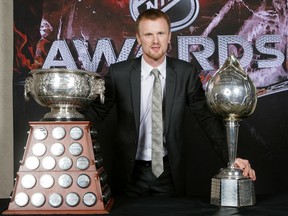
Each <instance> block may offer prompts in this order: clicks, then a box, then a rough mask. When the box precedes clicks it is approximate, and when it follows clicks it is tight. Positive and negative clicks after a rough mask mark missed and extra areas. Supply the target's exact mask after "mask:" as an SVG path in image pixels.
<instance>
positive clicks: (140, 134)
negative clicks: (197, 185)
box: [85, 9, 256, 196]
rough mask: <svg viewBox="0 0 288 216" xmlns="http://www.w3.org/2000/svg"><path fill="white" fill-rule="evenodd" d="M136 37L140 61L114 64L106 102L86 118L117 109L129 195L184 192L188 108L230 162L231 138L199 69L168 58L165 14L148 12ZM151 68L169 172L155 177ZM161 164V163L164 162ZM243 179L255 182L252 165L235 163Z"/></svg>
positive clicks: (122, 175)
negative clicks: (210, 106) (210, 104)
mask: <svg viewBox="0 0 288 216" xmlns="http://www.w3.org/2000/svg"><path fill="white" fill-rule="evenodd" d="M136 37H137V41H138V44H139V45H140V46H142V50H143V55H142V56H141V57H140V58H136V59H131V60H128V61H123V62H119V63H116V64H113V65H111V66H110V68H109V72H108V74H107V75H106V76H105V87H106V92H105V103H104V104H103V105H101V104H99V103H93V104H92V105H91V106H92V107H91V109H89V110H88V111H87V110H86V112H85V114H86V116H88V117H89V116H90V118H91V119H92V118H93V119H96V121H99V120H101V119H103V118H104V117H105V116H107V115H108V113H109V111H110V110H111V108H112V107H113V106H114V105H115V106H116V110H117V116H118V120H117V134H116V137H117V138H116V142H117V144H116V145H115V146H116V148H117V149H116V154H117V158H118V159H117V161H116V164H117V166H118V168H117V171H118V174H117V176H116V177H115V178H114V177H112V178H114V179H113V180H115V181H117V182H118V183H123V184H121V186H120V187H121V188H123V189H125V190H126V193H127V194H128V195H133V196H134V195H136V196H140V195H148V194H150V195H151V194H152V195H175V194H180V193H181V191H182V189H183V182H181V173H182V170H181V159H182V143H183V140H182V139H183V119H184V113H185V109H186V107H189V109H190V110H191V112H192V113H193V114H194V116H195V118H196V119H197V121H198V123H199V124H200V125H201V127H202V128H203V130H204V131H205V133H206V134H207V136H208V138H209V139H210V141H211V143H212V144H213V146H214V148H215V150H216V151H217V153H219V155H220V156H221V157H223V158H227V155H228V154H227V147H226V145H227V144H226V134H225V128H224V126H223V124H222V122H221V121H219V120H217V119H216V118H215V117H213V116H212V115H211V114H210V112H209V110H208V109H207V107H206V103H205V93H204V90H203V88H202V84H201V81H200V79H199V73H198V72H197V70H196V68H195V67H194V66H193V65H192V64H190V63H188V62H184V61H181V60H179V59H174V58H170V57H168V56H166V51H167V48H168V45H169V43H170V39H171V32H170V21H169V18H168V16H167V15H166V14H165V13H163V12H162V11H160V10H157V9H149V10H146V11H144V12H143V13H141V14H140V15H139V17H138V19H137V21H136ZM152 69H157V70H158V71H159V72H160V75H159V78H160V82H161V88H162V104H163V110H162V111H163V114H162V116H163V147H162V148H163V151H162V153H161V154H162V155H161V157H162V159H163V163H164V171H163V172H162V171H161V174H160V176H159V177H158V176H155V175H154V173H153V172H152V168H151V160H152V153H151V149H152V134H153V131H152V122H151V116H152V108H151V106H152V97H153V96H152V93H153V83H154V79H155V78H154V76H153V75H152V74H151V73H150V72H151V71H152ZM161 138H162V137H161ZM162 159H161V160H162ZM236 165H237V166H238V167H240V168H242V169H243V172H244V175H246V176H249V177H251V178H252V179H254V180H255V179H256V177H255V172H254V170H253V169H252V168H251V167H250V164H249V161H247V160H243V159H240V158H237V159H236Z"/></svg>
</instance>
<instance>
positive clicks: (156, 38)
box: [153, 35, 159, 43]
mask: <svg viewBox="0 0 288 216" xmlns="http://www.w3.org/2000/svg"><path fill="white" fill-rule="evenodd" d="M158 41H159V38H158V35H154V36H153V42H154V43H158Z"/></svg>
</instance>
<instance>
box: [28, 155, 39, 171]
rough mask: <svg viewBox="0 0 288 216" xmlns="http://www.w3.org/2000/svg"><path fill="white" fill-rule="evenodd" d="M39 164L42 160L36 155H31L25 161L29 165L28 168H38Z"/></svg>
mask: <svg viewBox="0 0 288 216" xmlns="http://www.w3.org/2000/svg"><path fill="white" fill-rule="evenodd" d="M39 165H40V161H39V159H38V158H37V157H35V156H30V157H28V158H27V159H26V161H25V166H26V167H27V169H30V170H35V169H37V168H38V167H39Z"/></svg>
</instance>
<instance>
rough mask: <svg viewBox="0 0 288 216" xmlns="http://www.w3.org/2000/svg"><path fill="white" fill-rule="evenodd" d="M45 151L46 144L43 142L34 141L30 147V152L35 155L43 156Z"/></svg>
mask: <svg viewBox="0 0 288 216" xmlns="http://www.w3.org/2000/svg"><path fill="white" fill-rule="evenodd" d="M45 152H46V146H45V145H44V144H43V143H36V144H34V145H33V147H32V153H33V154H34V155H35V156H38V157H40V156H43V155H44V154H45Z"/></svg>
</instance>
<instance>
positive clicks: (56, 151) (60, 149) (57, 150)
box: [50, 143, 65, 156]
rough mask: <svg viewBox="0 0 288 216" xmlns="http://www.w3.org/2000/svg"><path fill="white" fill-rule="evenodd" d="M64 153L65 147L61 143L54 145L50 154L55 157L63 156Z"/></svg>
mask: <svg viewBox="0 0 288 216" xmlns="http://www.w3.org/2000/svg"><path fill="white" fill-rule="evenodd" d="M64 151H65V147H64V145H63V144H61V143H54V144H53V145H52V146H51V148H50V152H51V154H53V155H54V156H61V155H62V154H63V153H64Z"/></svg>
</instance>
